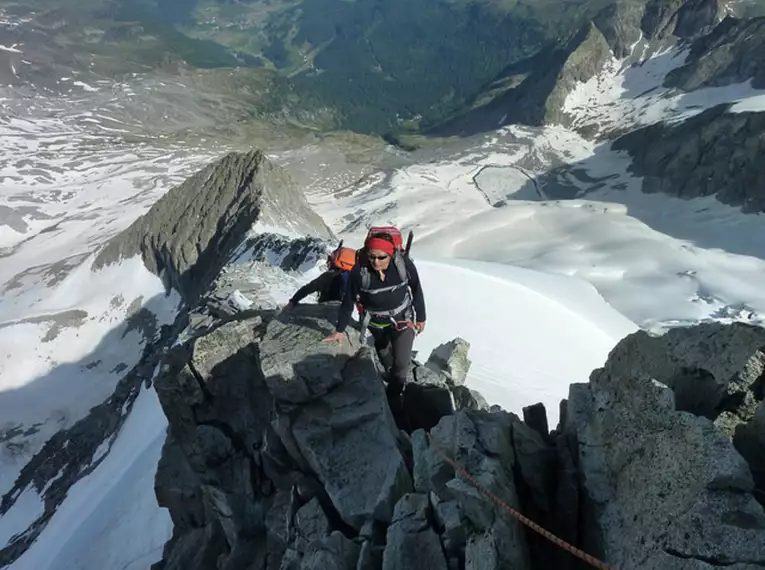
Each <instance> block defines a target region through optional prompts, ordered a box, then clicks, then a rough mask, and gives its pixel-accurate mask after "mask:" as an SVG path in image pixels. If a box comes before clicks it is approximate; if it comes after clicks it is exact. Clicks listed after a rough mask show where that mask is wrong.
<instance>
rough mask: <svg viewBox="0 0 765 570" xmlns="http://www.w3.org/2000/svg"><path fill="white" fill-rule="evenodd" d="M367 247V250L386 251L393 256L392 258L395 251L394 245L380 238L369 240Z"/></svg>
mask: <svg viewBox="0 0 765 570" xmlns="http://www.w3.org/2000/svg"><path fill="white" fill-rule="evenodd" d="M365 245H366V248H367V250H370V249H379V250H380V251H384V252H385V253H387V254H388V255H391V256H392V255H393V251H394V247H393V244H392V243H391V242H389V241H388V240H386V239H382V238H378V237H373V238H369V239H368V240H367V243H366V244H365Z"/></svg>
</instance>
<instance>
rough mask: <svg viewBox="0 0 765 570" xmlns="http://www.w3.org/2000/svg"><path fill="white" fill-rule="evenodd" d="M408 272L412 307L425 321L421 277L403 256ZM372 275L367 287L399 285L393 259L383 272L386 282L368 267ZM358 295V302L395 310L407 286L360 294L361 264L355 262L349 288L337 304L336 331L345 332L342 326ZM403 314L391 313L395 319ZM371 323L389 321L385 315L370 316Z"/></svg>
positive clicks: (419, 320) (349, 317)
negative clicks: (370, 293) (374, 293)
mask: <svg viewBox="0 0 765 570" xmlns="http://www.w3.org/2000/svg"><path fill="white" fill-rule="evenodd" d="M404 261H405V263H406V269H407V273H408V275H409V287H410V288H411V289H412V306H413V307H414V310H415V312H416V320H417V322H425V297H424V296H423V294H422V285H421V283H420V276H419V275H418V274H417V268H416V267H415V266H414V263H412V261H411V260H410V259H409V258H408V257H405V258H404ZM369 273H370V276H371V280H370V284H369V288H370V289H382V288H383V287H390V286H392V285H398V284H400V283H401V278H400V277H399V275H398V271H397V270H396V267H395V265H394V264H393V261H391V263H390V265H389V266H388V269H387V270H386V271H385V281H381V280H380V277H379V276H378V275H377V272H376V271H374V270H373V269H372V268H371V267H370V268H369ZM357 296H358V297H359V302H360V303H361V304H362V305H363V306H365V307H368V308H369V309H371V310H373V311H385V310H390V309H395V308H396V307H398V306H400V305H401V304H403V302H404V300H405V298H406V288H404V287H401V288H400V289H396V290H394V291H388V292H385V293H378V294H376V295H369V294H365V293H361V265H360V264H358V265H356V266H355V267H354V268H353V269H352V270H351V274H350V276H349V281H348V291H347V293H346V295H345V297H343V304H342V305H341V307H340V315H339V316H338V319H337V326H336V327H335V330H336V331H337V332H345V328H346V327H347V326H348V323H349V322H350V321H351V315H352V314H353V306H354V304H355V303H356V298H357ZM404 316H405V315H404V314H403V313H401V314H399V315H396V316H394V317H393V318H394V320H403V319H404ZM372 322H379V323H386V322H388V323H389V322H390V318H388V317H379V318H377V317H372Z"/></svg>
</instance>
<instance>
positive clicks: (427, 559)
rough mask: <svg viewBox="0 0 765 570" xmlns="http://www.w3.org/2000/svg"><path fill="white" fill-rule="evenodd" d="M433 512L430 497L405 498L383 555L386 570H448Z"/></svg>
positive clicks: (395, 515)
mask: <svg viewBox="0 0 765 570" xmlns="http://www.w3.org/2000/svg"><path fill="white" fill-rule="evenodd" d="M429 511H430V504H429V502H428V497H427V495H422V494H418V493H409V494H407V495H404V496H403V497H402V498H401V500H400V501H399V502H398V503H397V504H396V510H395V512H394V514H393V520H392V521H391V524H390V526H389V527H388V536H387V541H386V546H385V550H384V552H383V560H382V568H383V570H422V569H424V568H428V569H432V570H448V568H447V565H446V558H445V557H444V552H443V550H442V548H441V542H440V540H439V539H438V535H437V534H436V532H435V531H434V530H433V528H432V526H431V525H430V520H431V515H430V512H429Z"/></svg>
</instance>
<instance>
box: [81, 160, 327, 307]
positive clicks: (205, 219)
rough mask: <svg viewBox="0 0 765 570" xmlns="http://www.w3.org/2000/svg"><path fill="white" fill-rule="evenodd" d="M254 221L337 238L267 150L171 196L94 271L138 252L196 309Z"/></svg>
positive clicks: (211, 168) (225, 164) (206, 173)
mask: <svg viewBox="0 0 765 570" xmlns="http://www.w3.org/2000/svg"><path fill="white" fill-rule="evenodd" d="M255 222H260V223H261V224H263V225H264V226H270V227H286V228H290V229H294V230H295V231H296V232H298V233H299V234H300V235H309V236H314V237H319V238H325V239H330V238H331V237H332V234H331V232H330V230H329V229H328V228H327V226H326V225H325V224H324V222H323V221H322V219H321V218H320V217H319V216H318V215H317V214H316V213H315V212H314V211H313V210H311V208H310V207H309V206H308V203H307V202H306V200H305V197H304V196H303V193H302V192H301V191H300V189H299V188H298V187H297V186H296V185H295V183H294V182H293V181H292V180H291V179H290V177H289V176H288V174H287V173H286V171H284V170H283V169H282V168H280V167H278V166H276V165H274V164H272V163H271V162H270V161H269V160H268V159H267V158H266V156H265V155H264V154H263V153H262V152H261V151H258V150H254V151H251V152H248V153H245V154H242V153H233V152H232V153H229V154H227V155H225V156H223V157H222V158H221V159H219V160H218V161H216V162H214V163H211V164H209V165H207V166H206V167H204V168H203V169H202V170H200V171H199V172H197V173H196V174H194V175H193V176H191V177H190V178H188V179H187V180H186V181H185V182H183V183H182V184H181V185H180V186H177V187H175V188H173V189H171V190H170V191H169V192H167V194H165V195H164V196H163V197H162V198H160V199H159V200H158V201H157V202H156V203H155V204H154V205H153V206H152V208H151V209H150V210H149V212H147V213H146V214H145V215H143V216H141V217H140V218H139V219H137V220H136V221H135V222H134V223H133V224H132V225H131V226H130V227H128V228H127V229H126V230H125V231H123V232H122V233H120V234H119V235H117V236H116V237H115V238H114V239H112V240H111V241H110V242H109V244H108V245H107V246H106V247H105V248H104V249H103V250H102V251H101V252H100V253H99V255H98V257H97V258H96V260H95V262H94V266H95V267H96V268H98V267H100V266H103V265H105V264H109V263H113V262H116V261H118V260H119V259H120V258H126V257H131V256H133V255H137V254H139V253H140V254H141V255H142V256H143V260H144V263H145V264H146V266H147V267H148V268H149V270H151V271H152V272H154V273H155V274H157V275H164V277H165V278H166V279H167V282H168V284H169V285H170V286H171V287H173V288H174V289H176V290H177V291H178V293H179V294H180V295H181V297H182V298H183V299H184V300H185V301H186V302H187V303H188V304H190V305H193V304H194V303H195V302H196V300H197V299H198V297H199V295H200V294H202V293H203V292H204V291H206V290H207V288H208V286H209V285H210V283H211V282H212V280H213V279H215V277H216V276H217V275H218V273H219V272H220V270H221V268H222V267H223V266H224V265H225V264H226V262H227V261H228V260H229V256H230V255H231V253H232V252H233V251H234V249H235V248H237V247H239V246H240V244H241V243H242V241H243V240H244V239H245V237H246V235H247V232H248V231H249V230H250V229H251V228H252V226H253V224H255Z"/></svg>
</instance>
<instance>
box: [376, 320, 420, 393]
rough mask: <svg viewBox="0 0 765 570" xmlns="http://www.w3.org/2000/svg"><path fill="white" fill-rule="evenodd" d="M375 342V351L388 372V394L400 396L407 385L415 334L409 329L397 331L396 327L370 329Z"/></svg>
mask: <svg viewBox="0 0 765 570" xmlns="http://www.w3.org/2000/svg"><path fill="white" fill-rule="evenodd" d="M369 331H370V333H371V334H372V337H373V338H374V341H375V350H377V356H378V357H379V359H380V362H381V363H382V365H383V368H385V371H386V372H388V394H389V395H396V396H397V395H399V394H401V391H402V390H403V389H404V385H405V384H406V377H407V374H408V372H409V366H410V363H411V361H412V346H413V345H414V337H415V332H414V329H413V328H410V327H407V328H405V329H403V330H400V331H397V330H396V327H394V326H389V327H385V328H382V329H380V328H376V327H369Z"/></svg>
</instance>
